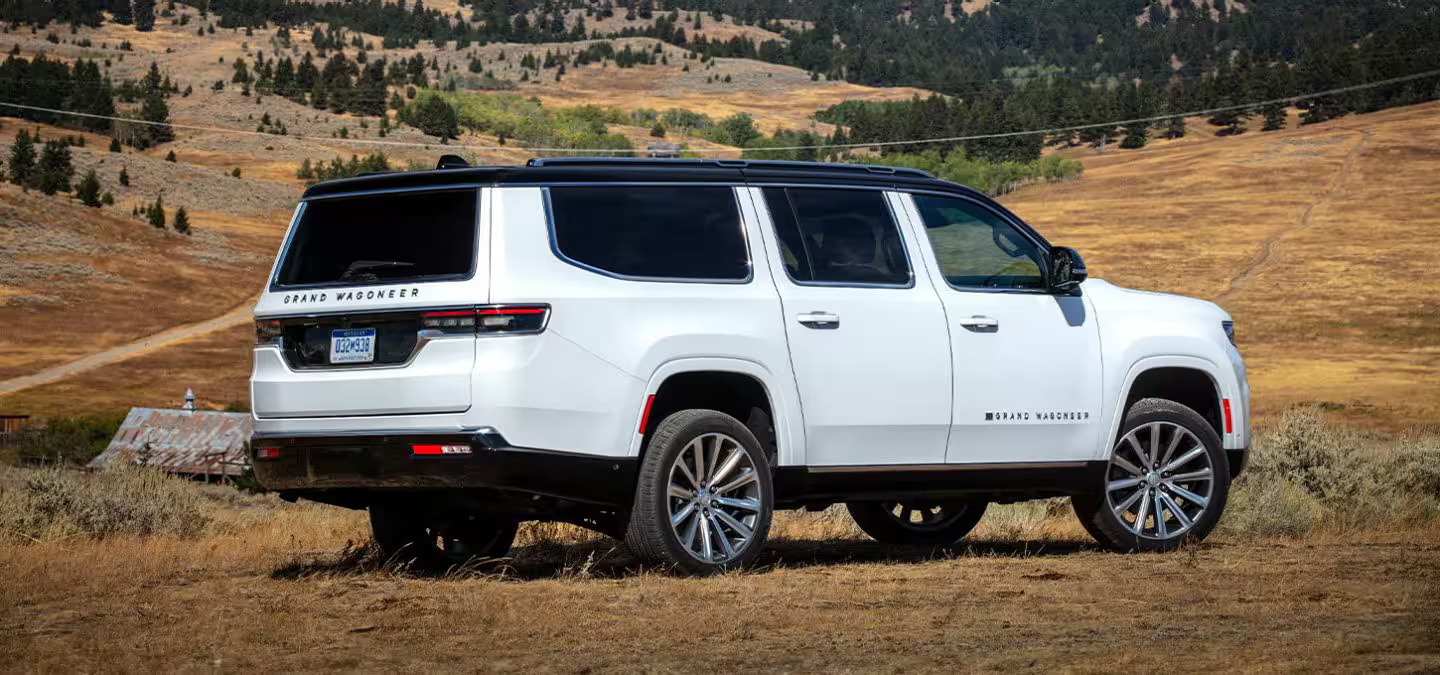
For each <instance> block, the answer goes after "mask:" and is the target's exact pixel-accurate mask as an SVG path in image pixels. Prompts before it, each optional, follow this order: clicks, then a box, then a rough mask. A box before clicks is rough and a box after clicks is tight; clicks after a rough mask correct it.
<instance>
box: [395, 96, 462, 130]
mask: <svg viewBox="0 0 1440 675" xmlns="http://www.w3.org/2000/svg"><path fill="white" fill-rule="evenodd" d="M400 112H401V121H402V122H405V123H406V124H409V125H410V126H412V127H415V128H416V129H419V130H421V131H423V132H425V133H427V134H429V135H431V136H439V137H440V138H442V139H449V138H455V137H457V136H458V135H459V134H460V119H459V117H458V116H457V115H456V114H455V108H454V107H453V106H451V105H450V104H449V103H448V102H447V101H446V100H445V99H443V98H440V97H439V96H437V95H434V94H431V95H429V96H424V97H421V98H419V99H417V100H416V101H415V102H413V103H411V104H409V105H406V106H405V107H404V108H403V109H402V110H401V111H400Z"/></svg>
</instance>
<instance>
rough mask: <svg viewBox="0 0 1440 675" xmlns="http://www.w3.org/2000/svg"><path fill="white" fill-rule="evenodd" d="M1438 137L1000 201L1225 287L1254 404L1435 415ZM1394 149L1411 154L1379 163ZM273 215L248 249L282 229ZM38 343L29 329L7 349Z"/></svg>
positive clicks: (133, 393) (1147, 265) (139, 364)
mask: <svg viewBox="0 0 1440 675" xmlns="http://www.w3.org/2000/svg"><path fill="white" fill-rule="evenodd" d="M1435 147H1440V104H1435V103H1432V104H1426V105H1422V106H1414V107H1409V108H1399V109H1393V110H1389V111H1385V112H1381V113H1375V114H1372V115H1363V116H1357V117H1352V118H1347V119H1344V120H1340V121H1337V122H1333V123H1327V124H1322V125H1313V126H1308V127H1303V128H1299V129H1292V130H1287V131H1280V132H1273V133H1267V134H1258V133H1251V134H1244V135H1241V136H1238V137H1214V136H1210V137H1204V138H1198V137H1197V138H1190V139H1182V140H1181V141H1176V142H1173V143H1168V144H1157V146H1155V147H1152V148H1147V149H1144V150H1139V151H1111V152H1108V153H1106V154H1103V155H1095V154H1093V153H1090V154H1086V155H1082V156H1081V158H1082V161H1083V162H1084V163H1085V173H1084V176H1083V177H1082V178H1080V179H1079V180H1076V181H1073V182H1069V183H1063V184H1058V185H1048V186H1036V187H1031V188H1026V189H1023V190H1021V191H1019V192H1017V193H1015V194H1013V195H1010V196H1008V197H1006V198H1004V200H1003V201H1005V203H1007V204H1008V205H1009V206H1011V207H1012V208H1013V209H1015V210H1016V211H1017V213H1019V214H1020V215H1021V216H1022V217H1024V218H1026V219H1027V220H1029V221H1030V222H1032V223H1034V224H1035V225H1036V226H1037V227H1038V228H1039V229H1041V230H1042V231H1043V232H1045V233H1046V235H1047V236H1048V237H1049V238H1050V239H1052V240H1053V241H1057V242H1061V243H1064V244H1068V245H1073V246H1075V247H1077V248H1078V249H1079V250H1080V251H1081V252H1082V253H1083V254H1084V255H1085V256H1086V259H1087V262H1088V263H1089V264H1090V268H1091V270H1092V272H1093V273H1094V274H1095V275H1096V276H1097V277H1100V278H1105V279H1107V280H1110V281H1112V282H1114V283H1117V284H1121V285H1125V286H1132V287H1136V288H1143V289H1151V290H1161V291H1170V292H1177V293H1184V294H1189V295H1195V296H1198V297H1202V298H1208V299H1212V300H1217V301H1218V302H1220V303H1221V305H1222V306H1223V307H1225V308H1226V309H1227V310H1229V311H1230V312H1231V313H1232V314H1234V315H1235V317H1236V321H1237V326H1238V328H1237V331H1238V333H1239V340H1240V347H1241V350H1242V352H1243V353H1244V354H1245V355H1246V358H1247V361H1248V364H1249V367H1250V377H1251V383H1252V386H1253V387H1254V404H1255V408H1256V411H1257V412H1258V413H1259V414H1260V415H1261V416H1262V418H1269V417H1273V416H1274V415H1275V414H1276V413H1278V412H1279V411H1280V410H1282V409H1284V408H1285V407H1286V406H1289V405H1292V404H1296V403H1305V402H1310V403H1321V404H1324V405H1325V407H1327V408H1330V409H1332V410H1336V411H1339V412H1340V413H1341V414H1343V415H1346V416H1348V417H1351V418H1353V419H1357V420H1360V421H1362V422H1365V423H1367V424H1370V425H1374V426H1379V427H1384V428H1390V429H1399V428H1407V427H1411V426H1416V425H1422V426H1423V425H1431V426H1433V425H1440V343H1437V342H1436V338H1435V336H1436V335H1437V334H1440V333H1437V329H1440V325H1437V317H1440V305H1437V304H1436V301H1435V299H1434V298H1433V297H1431V296H1432V295H1433V293H1432V291H1433V289H1431V288H1429V287H1428V286H1427V285H1426V283H1424V282H1423V280H1424V279H1425V278H1427V277H1426V274H1427V273H1428V272H1427V270H1429V269H1433V268H1434V266H1435V265H1436V264H1437V263H1440V260H1436V259H1435V258H1436V257H1437V255H1436V254H1435V253H1434V252H1433V251H1431V250H1430V249H1429V248H1426V247H1424V246H1419V245H1417V244H1416V242H1422V241H1424V240H1425V236H1424V234H1425V233H1426V232H1427V231H1430V230H1433V229H1434V228H1435V227H1436V226H1437V224H1440V220H1437V216H1436V214H1435V213H1433V211H1432V210H1431V209H1429V208H1428V207H1427V204H1428V194H1429V192H1430V191H1431V186H1430V178H1429V176H1432V175H1434V172H1435V171H1440V155H1437V154H1436V153H1435V152H1434V148H1435ZM1401 162H1403V164H1404V166H1405V167H1406V170H1405V171H1404V172H1394V171H1391V170H1389V167H1391V166H1394V165H1395V164H1396V163H1401ZM226 179H227V180H230V179H228V177H227V178H226ZM37 199H38V198H37ZM282 220H283V219H281V218H277V219H276V220H275V221H274V222H273V225H272V227H271V229H270V234H269V235H268V236H269V239H268V244H257V245H256V248H257V249H263V248H269V247H273V246H274V245H275V241H276V238H278V235H279V230H280V223H281V222H282ZM132 227H138V226H132ZM255 269H259V268H258V267H257V268H255ZM251 273H252V274H254V273H255V272H254V271H253V270H252V272H251ZM262 274H263V273H262ZM257 279H258V277H257ZM257 286H258V281H252V282H247V285H245V286H243V287H242V289H239V290H236V291H235V292H237V293H241V292H244V291H253V290H254V288H256V287H257ZM108 292H109V293H113V295H109V296H108V297H109V298H111V299H112V300H113V299H114V298H119V297H124V295H123V291H108ZM95 293H96V294H97V295H96V297H107V296H104V295H103V294H102V291H100V290H96V291H95ZM221 304H223V303H221ZM225 308H228V305H225V306H223V307H220V306H217V307H216V308H215V310H216V313H218V312H219V311H221V310H223V309H225ZM16 311H18V310H16V309H15V308H13V307H12V306H6V307H4V308H0V312H11V313H12V314H9V315H8V316H14V315H15V314H13V313H14V312H16ZM25 311H27V312H34V315H33V316H34V318H33V319H31V320H32V321H36V322H39V321H42V320H51V321H59V319H58V317H62V316H64V314H65V312H66V306H63V305H57V306H53V307H48V308H47V309H46V310H44V313H42V312H41V311H40V310H34V309H29V308H27V309H26V310H25ZM0 316H5V315H0ZM131 334H134V333H133V332H132V333H131ZM117 337H118V336H117ZM12 340H13V338H12ZM247 341H248V329H247V328H246V327H245V326H240V327H237V328H234V329H230V330H227V331H222V332H217V333H213V334H210V335H207V336H205V337H202V338H197V339H195V340H192V341H190V342H186V343H182V344H179V345H176V346H173V347H170V348H168V349H162V350H159V351H155V352H153V353H148V354H145V355H143V356H141V357H139V358H136V359H133V360H130V361H127V362H124V363H119V364H116V365H112V366H108V367H105V368H100V369H97V370H93V371H90V372H88V373H85V374H83V375H79V376H76V377H73V378H69V379H67V380H65V381H63V382H57V383H54V384H49V385H45V386H40V387H36V388H33V389H29V390H26V391H23V392H19V393H16V394H13V395H10V396H7V397H4V398H0V409H4V410H6V411H10V410H24V411H28V412H33V413H60V412H77V411H83V410H92V409H122V408H123V407H124V406H127V405H131V404H168V403H172V402H173V401H174V400H175V399H176V398H177V397H178V396H179V394H180V393H181V392H183V391H184V388H185V387H186V386H194V387H195V388H196V390H197V391H198V392H199V393H200V394H201V396H202V398H203V399H205V400H207V401H209V402H211V403H212V404H214V405H217V406H218V405H224V404H226V403H229V402H232V401H238V400H241V399H242V398H243V396H244V393H245V392H246V391H247V389H246V385H245V380H246V377H247V371H248V367H249V365H248V360H247V356H246V349H245V345H246V343H247ZM27 344H28V345H31V346H29V347H25V346H24V345H27ZM41 344H44V340H40V339H35V340H33V341H30V340H24V339H22V340H18V341H16V342H15V343H12V346H9V348H8V351H9V352H10V353H12V354H22V353H29V352H28V351H23V350H26V349H37V348H38V345H41ZM200 355H203V356H204V357H205V358H201V357H200ZM210 356H213V357H214V358H213V359H211V358H208V357H210ZM11 372H15V367H14V365H13V359H12V371H11Z"/></svg>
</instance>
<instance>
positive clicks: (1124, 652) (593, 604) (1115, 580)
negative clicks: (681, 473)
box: [0, 488, 1440, 672]
mask: <svg viewBox="0 0 1440 675" xmlns="http://www.w3.org/2000/svg"><path fill="white" fill-rule="evenodd" d="M217 489H218V488H210V489H209V490H210V491H214V490H217ZM201 502H202V504H203V508H204V513H205V515H206V516H207V517H208V518H210V521H209V522H208V523H207V524H206V526H205V527H206V530H205V532H204V534H202V535H200V536H198V537H192V538H181V537H175V536H157V537H148V538H141V537H123V536H122V537H109V538H105V539H99V540H94V539H83V538H74V537H72V538H68V539H50V540H42V541H41V542H39V543H24V544H17V543H13V542H12V543H6V544H3V545H0V574H3V575H4V577H5V578H6V579H10V580H24V582H23V583H7V584H5V585H3V587H0V627H3V629H4V630H3V632H0V659H3V660H4V662H5V663H8V664H11V665H13V666H19V667H21V668H23V669H26V670H44V671H62V670H76V669H80V670H86V669H91V668H94V667H95V666H96V665H98V664H104V668H105V669H107V670H123V671H134V670H155V669H161V670H179V669H197V668H203V669H221V670H286V671H291V670H322V669H323V670H396V669H400V670H419V669H440V670H486V671H491V670H527V671H528V670H541V671H577V670H584V671H587V672H590V671H593V670H602V671H633V670H637V669H638V670H647V671H661V672H666V671H676V670H688V669H691V668H693V665H694V663H696V662H703V663H705V664H706V665H707V667H709V668H715V669H719V670H727V671H732V670H763V671H814V670H827V671H849V670H860V671H886V672H899V671H912V670H922V671H941V670H944V671H953V670H955V669H957V668H961V669H964V670H987V669H1004V670H1027V671H1049V670H1054V669H1056V668H1059V669H1066V670H1073V669H1080V670H1085V671H1089V672H1104V671H1114V670H1121V669H1142V670H1155V669H1159V668H1166V667H1172V666H1173V665H1174V663H1175V662H1176V661H1177V660H1179V661H1182V662H1183V663H1185V665H1186V666H1187V667H1189V668H1193V669H1196V670H1211V669H1221V668H1226V669H1228V668H1233V667H1234V665H1235V664H1236V663H1243V664H1244V669H1246V670H1252V671H1271V670H1315V669H1324V670H1362V669H1375V668H1383V669H1387V670H1388V669H1399V670H1409V671H1428V670H1433V669H1435V668H1440V639H1437V635H1436V633H1435V632H1434V630H1433V628H1434V626H1435V625H1436V622H1437V621H1440V596H1437V595H1436V593H1435V591H1436V589H1437V584H1440V547H1437V546H1436V545H1434V543H1433V541H1434V539H1433V537H1434V535H1436V534H1440V530H1436V529H1435V528H1434V527H1430V528H1428V529H1411V530H1405V531H1393V530H1388V529H1384V528H1382V529H1381V530H1380V531H1372V532H1368V533H1363V534H1355V533H1348V534H1345V535H1343V536H1337V535H1332V534H1324V533H1322V534H1319V535H1315V536H1311V537H1309V538H1305V539H1281V540H1272V541H1265V540H1256V539H1253V538H1248V537H1243V536H1233V535H1225V534H1223V533H1222V534H1221V535H1218V536H1217V537H1215V538H1214V540H1213V543H1207V544H1205V545H1202V546H1198V547H1193V548H1190V549H1186V550H1184V551H1181V552H1178V553H1175V554H1171V555H1137V556H1124V555H1115V554H1109V553H1103V552H1099V551H1096V550H1093V549H1092V548H1091V547H1090V546H1089V545H1088V544H1087V543H1086V542H1085V540H1084V539H1083V537H1082V535H1081V534H1080V533H1079V532H1078V528H1076V526H1075V525H1074V519H1073V517H1071V516H1069V515H1068V513H1064V512H1063V511H1062V510H1060V509H1055V510H1053V511H1056V512H1058V513H1056V514H1052V513H1051V511H1050V510H1047V509H1046V508H1045V507H1044V505H1026V506H1020V507H1008V508H1001V509H997V510H996V512H992V514H991V515H990V516H989V517H987V519H986V521H985V522H984V523H983V524H982V526H981V529H980V530H979V531H978V532H977V533H976V535H975V540H974V542H973V543H972V544H970V545H968V546H966V547H964V548H962V549H959V550H956V551H954V552H950V553H945V552H934V551H926V550H915V549H904V548H890V547H882V546H879V545H876V544H873V543H870V542H868V541H865V540H863V539H861V538H859V537H858V536H857V535H856V533H855V531H854V528H853V526H852V525H850V524H849V523H848V520H845V519H844V517H843V516H841V515H839V514H837V513H836V512H834V511H831V512H826V513H822V514H781V515H780V516H779V517H778V518H777V523H776V528H775V537H776V538H775V540H774V541H773V543H772V545H771V547H770V548H769V550H768V551H767V553H766V554H765V555H764V557H763V558H762V560H761V563H760V566H759V567H758V568H756V569H755V570H753V571H750V572H744V573H733V574H727V575H722V576H719V577H715V578H710V579H683V578H674V577H671V576H669V575H666V574H664V573H659V572H657V571H655V570H646V569H641V568H637V567H636V566H635V565H634V563H633V562H632V561H630V560H629V558H628V556H627V554H626V553H625V551H624V549H623V547H622V546H620V545H619V544H617V543H616V542H614V541H612V540H609V539H605V538H602V537H595V536H591V535H586V534H582V533H578V532H577V531H575V530H573V528H568V527H563V526H528V529H527V530H525V531H523V532H522V537H521V540H520V542H519V544H520V545H519V547H518V548H517V549H516V550H515V552H514V556H513V558H511V559H509V560H507V561H501V562H499V563H492V564H489V565H484V566H477V567H476V568H475V569H472V570H467V571H460V572H458V573H452V574H449V575H444V576H440V577H430V576H424V575H417V574H415V573H412V572H409V571H406V570H398V569H395V568H393V567H386V566H384V565H383V561H378V560H376V559H375V557H374V554H373V553H371V552H370V551H368V549H366V548H365V544H364V542H365V541H366V539H367V533H366V530H365V523H364V519H363V514H358V513H354V512H347V511H342V510H339V509H332V508H328V507H319V506H307V505H304V504H300V505H285V504H281V503H278V502H276V501H274V500H273V498H235V499H233V500H228V501H222V500H221V499H220V498H218V497H216V496H214V495H213V494H210V493H208V492H207V494H206V495H203V496H202V498H201ZM1359 570H1364V573H1363V574H1361V573H1357V571H1359ZM961 664H963V665H961Z"/></svg>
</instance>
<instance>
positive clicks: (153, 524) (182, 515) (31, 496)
mask: <svg viewBox="0 0 1440 675" xmlns="http://www.w3.org/2000/svg"><path fill="white" fill-rule="evenodd" d="M20 473H22V472H14V473H13V474H12V475H8V476H6V477H5V478H6V480H0V528H3V529H4V531H5V534H7V535H10V536H18V537H21V538H25V539H30V540H44V539H51V538H56V537H74V536H83V537H97V538H101V537H107V536H113V535H140V536H146V535H159V534H164V535H173V536H181V537H189V536H194V535H197V534H199V533H200V532H201V531H202V530H203V529H205V526H206V525H207V524H208V523H209V522H210V518H209V516H207V515H206V514H205V513H204V512H203V511H202V509H201V507H202V504H203V501H204V498H203V497H202V495H201V493H200V491H198V490H196V489H195V486H194V485H192V484H190V483H189V482H188V481H185V480H182V479H177V478H172V477H169V476H166V475H165V474H163V473H161V472H159V471H156V470H153V469H146V468H141V467H127V468H123V469H115V470H109V471H101V472H97V473H83V472H79V471H74V470H67V469H64V468H61V467H50V468H45V469H40V470H35V471H26V472H23V474H24V475H23V476H19V475H16V474H20Z"/></svg>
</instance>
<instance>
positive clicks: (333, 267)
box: [275, 190, 477, 286]
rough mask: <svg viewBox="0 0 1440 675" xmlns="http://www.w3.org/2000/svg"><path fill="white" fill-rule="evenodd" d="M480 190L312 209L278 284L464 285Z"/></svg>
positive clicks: (334, 202) (320, 204) (311, 205)
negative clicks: (449, 282)
mask: <svg viewBox="0 0 1440 675" xmlns="http://www.w3.org/2000/svg"><path fill="white" fill-rule="evenodd" d="M476 201H477V199H476V194H475V191H474V190H450V191H444V192H419V193H409V194H384V195H369V196H362V197H348V198H342V199H319V200H315V201H312V202H308V203H306V204H305V209H304V211H303V212H302V213H301V214H300V222H298V223H296V224H295V232H294V235H293V236H292V237H291V239H290V247H289V248H288V249H286V251H285V255H284V258H283V259H282V260H281V262H280V270H279V272H278V273H277V274H276V276H275V285H276V286H313V285H320V284H366V283H393V282H397V281H420V280H442V279H463V278H466V277H469V276H470V274H471V272H472V271H473V269H474V267H475V236H476V234H475V230H476V220H475V212H476Z"/></svg>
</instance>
